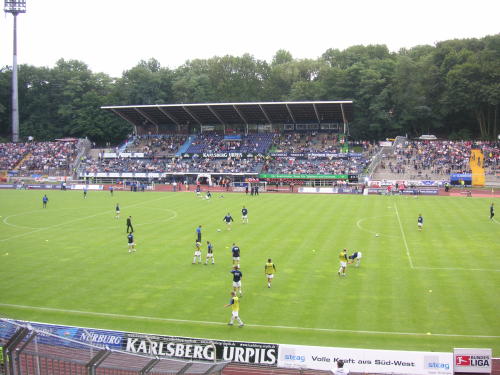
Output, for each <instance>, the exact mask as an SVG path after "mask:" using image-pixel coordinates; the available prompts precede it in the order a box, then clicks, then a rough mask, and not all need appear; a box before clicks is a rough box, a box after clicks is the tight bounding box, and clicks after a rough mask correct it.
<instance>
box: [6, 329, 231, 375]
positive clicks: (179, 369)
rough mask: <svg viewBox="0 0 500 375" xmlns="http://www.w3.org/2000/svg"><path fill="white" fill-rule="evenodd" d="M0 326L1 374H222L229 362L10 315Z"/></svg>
mask: <svg viewBox="0 0 500 375" xmlns="http://www.w3.org/2000/svg"><path fill="white" fill-rule="evenodd" d="M0 330H1V333H2V334H1V336H0V346H1V347H2V349H3V363H2V364H0V374H2V375H3V374H6V375H136V374H137V375H143V374H151V375H167V374H168V375H174V374H186V375H190V374H192V375H195V374H196V375H201V374H206V375H221V374H222V370H223V369H224V367H225V366H226V365H227V362H194V361H189V362H188V361H180V360H176V359H172V358H163V357H162V358H159V357H157V356H147V355H140V354H135V353H129V352H125V351H121V350H116V349H110V348H109V347H107V346H106V345H96V344H90V343H86V342H81V341H78V340H74V339H70V338H65V337H62V336H58V335H55V334H53V333H50V332H46V331H44V330H41V329H37V328H34V327H32V326H31V325H30V324H20V323H19V322H15V321H12V320H10V319H0ZM63 334H64V332H63Z"/></svg>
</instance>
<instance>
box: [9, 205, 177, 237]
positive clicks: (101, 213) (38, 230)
mask: <svg viewBox="0 0 500 375" xmlns="http://www.w3.org/2000/svg"><path fill="white" fill-rule="evenodd" d="M167 197H168V196H165V197H161V198H157V199H152V200H149V201H146V202H138V203H136V204H132V205H129V206H127V207H124V208H130V207H135V206H138V205H142V204H144V203H149V202H154V201H158V200H162V199H165V198H167ZM122 209H123V208H122ZM31 212H33V211H31ZM109 212H110V210H106V211H104V212H100V213H97V214H93V215H88V216H84V217H79V218H77V219H73V220H68V221H65V222H63V223H58V224H54V225H49V226H47V227H42V228H38V229H35V230H32V231H30V232H26V233H21V234H18V235H14V236H11V237H8V238H4V239H1V240H0V242H5V241H10V240H13V239H16V238H21V237H24V236H29V235H30V234H34V233H38V232H41V231H45V230H51V229H54V228H59V227H61V226H63V225H68V224H73V223H76V222H78V221H84V220H88V219H92V218H94V217H97V216H101V215H106V214H109ZM10 216H13V215H10ZM10 216H7V217H6V218H5V219H4V223H5V224H7V223H6V222H5V220H7V219H8V218H9V217H10ZM7 225H10V224H7Z"/></svg>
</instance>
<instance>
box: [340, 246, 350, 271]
mask: <svg viewBox="0 0 500 375" xmlns="http://www.w3.org/2000/svg"><path fill="white" fill-rule="evenodd" d="M348 260H349V259H348V258H347V249H344V250H342V251H341V252H340V253H339V261H340V268H339V272H338V274H339V276H345V269H346V266H347V261H348Z"/></svg>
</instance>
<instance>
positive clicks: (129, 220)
mask: <svg viewBox="0 0 500 375" xmlns="http://www.w3.org/2000/svg"><path fill="white" fill-rule="evenodd" d="M129 229H130V233H133V232H134V227H133V226H132V216H129V217H127V233H128V230H129Z"/></svg>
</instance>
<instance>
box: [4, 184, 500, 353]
mask: <svg viewBox="0 0 500 375" xmlns="http://www.w3.org/2000/svg"><path fill="white" fill-rule="evenodd" d="M43 194H44V192H42V191H11V190H9V191H0V215H1V218H0V315H3V316H7V317H11V318H18V319H26V320H34V321H41V322H49V323H60V324H68V325H77V326H87V327H96V328H107V329H118V330H124V331H133V332H145V333H157V334H168V335H182V336H190V337H202V338H214V339H215V338H218V339H230V340H242V341H258V342H276V343H295V344H304V345H322V346H341V347H358V348H380V349H402V350H405V349H408V350H433V351H450V350H452V348H453V347H488V348H493V351H494V354H495V355H497V356H498V355H500V319H499V316H500V315H499V311H500V221H498V219H497V221H490V220H489V205H490V203H491V200H490V199H484V198H464V197H457V198H452V197H419V198H417V199H415V198H413V197H399V196H394V197H387V196H368V197H366V196H339V195H298V194H296V195H290V194H283V195H279V194H267V195H266V194H262V195H260V196H259V197H251V196H245V195H243V194H227V195H225V196H224V198H220V197H219V194H214V197H213V198H212V200H210V201H207V200H202V199H199V198H196V197H195V196H194V194H192V193H130V192H116V193H115V196H114V197H111V196H110V194H109V192H89V195H88V198H87V199H86V200H84V199H83V195H82V192H76V191H67V192H61V191H47V195H48V197H49V204H48V208H47V209H42V202H41V198H42V196H43ZM117 202H119V203H120V206H121V209H122V213H121V218H120V219H119V220H116V219H115V218H114V207H115V204H116V203H117ZM495 202H496V206H497V207H499V206H500V200H498V199H496V201H495ZM243 205H245V206H246V207H247V208H248V209H249V219H250V223H249V224H248V225H243V224H241V220H240V217H241V208H242V206H243ZM228 211H229V212H231V213H232V215H233V217H234V218H235V222H234V224H233V230H231V231H227V230H225V227H224V223H223V222H222V218H223V216H224V215H225V214H226V213H227V212H228ZM419 213H422V215H423V216H424V219H425V225H424V230H423V231H422V232H419V231H418V230H417V225H416V224H417V222H416V221H417V216H418V214H419ZM128 215H132V217H133V224H134V227H135V239H136V243H137V252H136V253H133V254H129V253H128V251H127V238H126V235H125V218H126V217H127V216H128ZM199 224H201V225H202V226H203V243H205V241H206V240H210V241H212V242H213V244H214V246H215V259H216V264H215V265H213V266H212V265H208V266H205V265H192V264H191V262H192V259H193V251H194V246H193V245H194V240H195V237H196V236H195V229H196V227H197V225H199ZM218 228H220V229H222V231H220V232H218V231H217V229H218ZM375 233H379V234H380V236H378V237H377V236H375ZM233 242H236V243H237V244H238V245H239V246H240V248H241V252H242V254H241V264H242V268H241V269H242V272H243V275H244V277H243V290H244V296H243V297H242V299H241V310H240V316H241V317H242V319H243V320H244V322H245V324H246V326H245V327H244V328H242V329H239V328H237V327H229V326H227V324H226V323H227V321H228V320H229V318H230V309H227V308H226V309H225V308H224V307H223V306H224V304H226V303H227V302H228V300H229V293H230V291H231V281H232V279H231V274H230V273H229V271H230V269H231V264H232V260H231V253H230V247H231V245H232V243H233ZM343 247H347V248H348V249H349V251H351V250H358V251H362V253H363V260H362V264H361V266H360V267H359V268H356V267H353V266H349V267H348V270H347V273H348V275H347V277H345V278H339V277H338V275H337V270H338V268H339V262H338V253H339V251H340V250H341V249H342V248H343ZM203 250H204V252H203V255H205V247H204V248H203ZM269 257H271V258H272V259H273V261H274V262H275V264H276V266H277V270H278V272H277V274H276V277H275V280H274V283H273V287H272V288H271V289H268V288H267V284H266V280H265V276H264V264H265V262H266V260H267V258H269ZM203 259H204V258H203ZM431 291H432V292H431ZM429 333H430V334H429Z"/></svg>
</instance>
